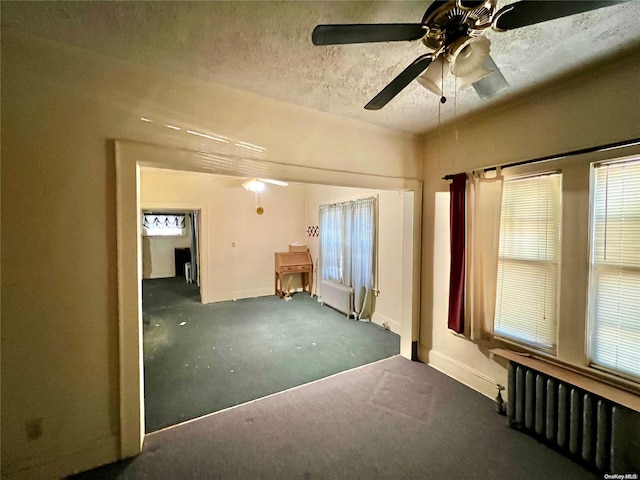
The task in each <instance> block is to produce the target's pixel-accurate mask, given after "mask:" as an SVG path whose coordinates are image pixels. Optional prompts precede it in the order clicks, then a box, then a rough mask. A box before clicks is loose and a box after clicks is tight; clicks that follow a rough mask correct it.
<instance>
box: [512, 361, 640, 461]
mask: <svg viewBox="0 0 640 480" xmlns="http://www.w3.org/2000/svg"><path fill="white" fill-rule="evenodd" d="M507 418H508V422H509V426H510V427H512V428H516V429H519V430H523V431H525V432H527V433H528V434H530V435H532V436H534V437H536V438H538V439H539V440H541V441H543V442H545V443H547V444H548V445H550V446H552V447H553V448H555V449H558V450H560V451H561V452H563V453H564V454H565V455H567V456H569V457H571V458H573V459H574V460H577V461H579V462H581V463H584V464H586V465H587V466H588V467H589V468H591V469H593V470H598V471H600V472H638V471H640V413H638V412H635V411H633V410H630V409H628V408H626V407H623V406H620V405H617V404H615V403H613V402H611V401H609V400H606V399H604V398H601V397H599V396H597V395H594V394H592V393H590V392H587V391H584V390H582V389H579V388H577V387H575V386H573V385H570V384H568V383H565V382H563V381H561V380H558V379H556V378H553V377H549V376H547V375H544V374H542V373H540V372H538V371H536V370H533V369H531V368H529V367H526V366H523V365H519V364H517V363H514V362H509V400H508V403H507Z"/></svg>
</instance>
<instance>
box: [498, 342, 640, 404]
mask: <svg viewBox="0 0 640 480" xmlns="http://www.w3.org/2000/svg"><path fill="white" fill-rule="evenodd" d="M489 352H490V353H491V354H492V355H496V356H498V357H502V358H505V359H507V360H509V361H512V362H515V363H518V364H520V365H524V366H526V367H530V368H532V369H534V370H537V371H539V372H541V373H544V374H546V375H549V376H551V377H554V378H557V379H558V380H562V381H564V382H567V383H570V384H571V385H575V386H576V387H578V388H581V389H583V390H586V391H588V392H591V393H593V394H595V395H599V396H600V397H603V398H606V399H607V400H610V401H612V402H614V403H617V404H619V405H622V406H624V407H627V408H629V409H631V410H634V411H636V412H640V386H636V385H634V384H633V383H632V382H626V381H625V380H622V379H617V377H614V378H612V379H609V378H602V377H604V375H606V374H602V373H601V372H597V373H596V372H595V371H590V369H584V370H582V369H579V368H578V367H574V366H568V365H560V364H558V363H555V362H552V361H550V360H547V359H544V358H540V357H536V356H534V355H533V354H530V353H518V352H515V351H513V350H507V349H504V348H494V349H491V350H489ZM608 376H609V375H608ZM614 382H615V383H616V384H614ZM627 383H629V385H627Z"/></svg>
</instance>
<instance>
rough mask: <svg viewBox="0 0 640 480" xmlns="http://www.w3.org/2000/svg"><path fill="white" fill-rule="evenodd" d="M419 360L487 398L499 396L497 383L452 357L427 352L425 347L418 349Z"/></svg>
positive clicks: (431, 351)
mask: <svg viewBox="0 0 640 480" xmlns="http://www.w3.org/2000/svg"><path fill="white" fill-rule="evenodd" d="M418 358H419V359H420V361H422V362H424V363H426V364H428V365H429V366H431V367H433V368H435V369H436V370H438V371H440V372H442V373H444V374H445V375H448V376H449V377H451V378H453V379H455V380H457V381H458V382H460V383H462V384H463V385H466V386H467V387H469V388H472V389H473V390H475V391H476V392H478V393H481V394H482V395H484V396H485V397H488V398H490V399H492V400H493V399H495V398H496V395H497V394H498V390H497V388H496V384H497V383H500V382H497V381H495V380H493V379H491V378H489V377H487V376H486V375H484V374H483V373H480V372H479V371H477V370H475V369H473V368H471V367H469V366H467V365H464V364H462V363H460V362H458V361H456V360H454V359H452V358H451V357H448V356H446V355H443V354H442V353H440V352H437V351H435V350H427V349H426V348H424V347H423V346H419V347H418Z"/></svg>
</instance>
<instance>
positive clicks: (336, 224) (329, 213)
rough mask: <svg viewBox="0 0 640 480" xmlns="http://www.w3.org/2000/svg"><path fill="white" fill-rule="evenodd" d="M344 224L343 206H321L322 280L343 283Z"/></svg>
mask: <svg viewBox="0 0 640 480" xmlns="http://www.w3.org/2000/svg"><path fill="white" fill-rule="evenodd" d="M343 223H344V222H343V214H342V206H341V205H320V273H321V278H322V280H333V281H334V282H338V283H342V282H343V268H342V264H343V255H342V250H343V247H342V244H343V234H342V231H343Z"/></svg>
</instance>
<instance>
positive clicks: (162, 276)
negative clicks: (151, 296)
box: [144, 272, 176, 279]
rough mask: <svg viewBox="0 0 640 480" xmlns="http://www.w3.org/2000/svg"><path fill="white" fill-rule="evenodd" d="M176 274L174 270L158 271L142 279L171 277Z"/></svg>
mask: <svg viewBox="0 0 640 480" xmlns="http://www.w3.org/2000/svg"><path fill="white" fill-rule="evenodd" d="M175 276H176V272H160V273H152V274H151V275H149V276H148V277H144V279H152V278H173V277H175Z"/></svg>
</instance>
